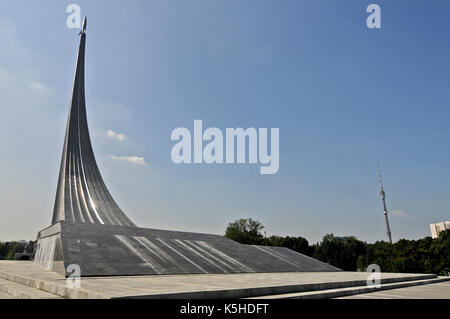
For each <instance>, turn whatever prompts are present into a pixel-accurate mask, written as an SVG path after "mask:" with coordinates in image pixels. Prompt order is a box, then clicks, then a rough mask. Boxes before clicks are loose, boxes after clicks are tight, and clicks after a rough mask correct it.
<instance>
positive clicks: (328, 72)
mask: <svg viewBox="0 0 450 319" xmlns="http://www.w3.org/2000/svg"><path fill="white" fill-rule="evenodd" d="M70 3H77V4H79V5H80V6H81V11H82V15H87V16H88V30H87V49H86V50H87V51H86V90H87V92H86V95H87V108H88V121H89V125H90V131H91V137H92V140H93V146H94V151H95V153H96V157H97V161H98V163H99V166H100V169H101V172H102V174H103V177H104V179H105V181H106V183H107V186H108V187H109V189H110V191H111V193H112V194H113V196H114V198H115V199H116V201H117V202H118V204H119V206H120V207H121V208H122V209H123V210H124V211H125V212H126V213H127V215H128V216H129V217H130V218H131V219H132V220H133V221H134V222H135V223H136V224H138V225H139V226H141V227H148V228H162V229H174V230H185V231H195V232H206V233H216V234H223V232H224V230H225V228H226V225H227V223H228V222H230V221H233V220H234V219H237V218H246V217H251V218H253V219H257V220H259V221H261V222H262V223H263V224H264V225H265V228H266V229H265V230H266V232H267V234H268V235H271V234H279V235H292V236H303V237H305V238H307V239H308V240H309V241H310V242H316V241H319V240H320V239H321V238H322V236H323V235H324V234H326V233H334V234H336V235H339V236H345V235H355V236H357V237H358V238H360V239H362V240H367V241H375V240H383V239H385V238H386V236H385V229H384V220H383V215H382V208H381V202H380V200H379V198H378V192H379V189H378V184H377V183H378V182H377V175H376V167H377V163H378V162H379V163H380V164H381V166H382V170H383V179H384V184H385V191H386V193H387V205H388V209H389V210H390V211H391V214H390V222H391V228H392V233H393V238H394V240H398V239H399V238H409V239H416V238H421V237H424V236H429V233H430V230H429V224H430V223H432V222H438V221H441V220H443V219H447V220H448V219H449V218H450V216H449V215H450V214H449V210H450V197H449V194H450V149H449V147H448V143H449V138H450V128H449V125H448V123H449V117H450V90H449V88H450V72H449V71H450V59H449V56H450V41H449V40H448V35H449V34H450V19H449V12H450V2H448V1H444V0H442V1H441V0H433V1H403V0H402V1H400V0H398V1H350V0H348V1H344V0H342V1H332V0H329V1H306V0H305V1H298V0H293V1H289V0H285V1H282V2H279V1H272V0H271V1H269V0H259V1H256V0H246V1H236V0H232V1H213V0H202V1H200V0H196V1H181V0H179V1H175V0H171V1H162V0H161V1H144V0H143V1H127V2H124V1H95V2H94V1H76V2H75V1H55V0H53V1H51V0H47V1H39V2H38V1H33V2H31V1H23V0H19V1H9V2H6V1H3V2H2V3H0V43H1V46H0V143H1V145H2V156H1V157H0V167H2V169H1V175H0V202H1V203H2V205H1V209H0V217H1V223H0V240H10V239H34V238H35V236H36V234H37V231H38V230H40V229H42V228H44V227H46V226H48V225H49V224H50V222H51V216H52V211H53V203H54V196H55V192H56V183H57V174H58V172H59V163H60V158H61V151H62V142H63V138H64V130H65V125H66V118H67V112H68V107H69V100H70V96H71V87H72V81H73V72H74V67H75V59H76V50H77V47H78V40H79V38H78V36H77V34H78V32H79V30H76V29H69V28H67V26H66V19H67V16H68V13H66V7H67V5H68V4H70ZM370 3H377V4H379V5H380V7H381V10H382V13H381V19H382V28H381V29H376V30H375V29H368V28H367V26H366V23H365V22H366V18H367V16H368V14H367V13H366V7H367V5H368V4H370ZM195 119H201V120H203V125H204V127H218V128H220V129H222V130H223V131H225V128H233V127H244V128H248V127H256V128H260V127H267V128H272V127H276V128H279V129H280V170H279V172H278V174H276V175H260V174H259V164H252V165H250V164H234V165H193V164H191V165H175V164H174V163H172V161H171V158H170V151H171V148H172V146H173V145H174V142H173V141H171V140H170V134H171V132H172V130H173V129H175V128H177V127H187V128H189V129H190V130H191V131H192V130H193V121H194V120H195ZM109 130H112V131H114V132H116V133H120V134H123V136H125V138H123V139H122V140H119V139H118V138H112V137H111V136H108V134H107V132H108V131H109ZM110 135H111V134H110ZM113 156H116V157H115V158H117V157H124V156H137V157H143V158H144V159H145V162H146V163H147V164H148V165H139V164H137V163H132V162H129V161H120V160H115V159H114V157H113Z"/></svg>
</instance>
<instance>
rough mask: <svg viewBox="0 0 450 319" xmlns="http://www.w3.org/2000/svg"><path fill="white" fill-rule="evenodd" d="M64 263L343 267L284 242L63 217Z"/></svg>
mask: <svg viewBox="0 0 450 319" xmlns="http://www.w3.org/2000/svg"><path fill="white" fill-rule="evenodd" d="M61 226H62V227H61V228H62V232H61V238H62V247H63V252H64V264H65V266H66V267H67V266H68V265H70V264H77V265H79V266H80V269H81V276H117V275H151V274H155V275H162V274H226V273H252V272H256V273H262V272H310V271H339V269H338V268H336V267H333V266H330V265H328V264H326V263H323V262H320V261H318V260H315V259H313V258H310V257H308V256H305V255H302V254H299V253H297V252H295V251H292V250H290V249H287V248H283V247H265V246H251V245H242V244H239V243H237V242H235V241H232V240H229V239H227V238H225V237H223V236H219V235H209V234H198V233H188V232H178V231H168V230H157V229H145V228H137V227H125V226H112V225H96V224H82V223H68V222H61Z"/></svg>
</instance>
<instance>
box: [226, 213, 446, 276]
mask: <svg viewBox="0 0 450 319" xmlns="http://www.w3.org/2000/svg"><path fill="white" fill-rule="evenodd" d="M263 229H264V226H263V225H262V224H261V223H260V222H258V221H254V220H252V219H239V220H236V221H234V222H233V223H230V224H229V225H228V227H227V229H226V231H225V237H227V238H229V239H232V240H235V241H238V242H240V243H242V244H253V245H265V246H280V247H287V248H290V249H292V250H295V251H297V252H299V253H301V254H304V255H307V256H310V257H313V258H316V259H318V260H320V261H323V262H326V263H328V264H330V265H333V266H336V267H338V268H340V269H342V270H347V271H364V270H365V269H366V268H367V266H368V265H371V264H377V265H378V266H380V269H381V271H382V272H399V273H430V274H437V275H443V274H444V272H447V273H448V268H450V230H447V231H444V232H441V233H440V236H439V238H436V239H431V237H425V238H423V239H419V240H407V239H401V240H399V241H397V242H396V243H393V244H390V243H387V242H384V241H377V242H375V243H373V244H370V243H367V242H363V241H361V240H358V239H357V238H356V237H335V236H334V235H333V234H328V235H325V236H324V237H323V239H322V241H321V242H319V243H317V244H314V245H309V243H308V241H307V240H306V239H305V238H303V237H289V236H287V237H281V236H271V237H265V236H263V234H262V230H263Z"/></svg>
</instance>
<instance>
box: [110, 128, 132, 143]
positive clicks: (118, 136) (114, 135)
mask: <svg viewBox="0 0 450 319" xmlns="http://www.w3.org/2000/svg"><path fill="white" fill-rule="evenodd" d="M105 136H106V137H109V138H111V139H114V140H118V141H121V142H122V141H125V140H126V139H127V137H126V136H125V134H122V133H117V132H114V131H113V130H108V131H107V132H106V133H105Z"/></svg>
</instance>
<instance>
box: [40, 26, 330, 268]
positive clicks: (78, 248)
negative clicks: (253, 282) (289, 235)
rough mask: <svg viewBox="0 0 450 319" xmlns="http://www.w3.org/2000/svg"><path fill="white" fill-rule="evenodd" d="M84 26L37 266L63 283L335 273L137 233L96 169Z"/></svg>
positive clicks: (266, 251) (164, 234) (227, 245)
mask: <svg viewBox="0 0 450 319" xmlns="http://www.w3.org/2000/svg"><path fill="white" fill-rule="evenodd" d="M86 26H87V20H86V18H85V19H84V21H83V26H82V29H81V32H80V45H79V50H78V59H77V64H76V69H75V79H74V85H73V93H72V100H71V105H70V111H69V116H68V120H67V128H66V135H65V139H64V147H63V154H62V159H61V167H60V172H59V180H58V187H57V192H56V199H55V207H54V211H53V219H52V225H51V226H50V227H48V228H46V229H44V230H42V231H40V232H39V233H38V236H37V243H36V249H35V253H34V261H35V262H36V263H38V264H39V265H41V266H42V267H45V268H46V269H48V270H51V271H55V272H58V273H60V274H63V275H65V276H68V275H70V272H68V271H67V269H68V267H69V266H70V265H77V266H78V267H79V268H80V271H81V274H80V275H81V276H112V275H149V274H190V273H192V274H194V273H197V274H198V273H207V274H214V273H220V274H225V273H250V272H301V271H338V270H339V269H337V268H336V267H333V266H330V265H328V264H326V263H323V262H320V261H318V260H315V259H313V258H310V257H308V256H305V255H302V254H299V253H297V252H295V251H292V250H290V249H288V248H283V247H267V246H255V245H243V244H239V243H237V242H234V241H232V240H229V239H227V238H225V237H223V236H219V235H210V234H198V233H189V232H179V231H168V230H156V229H146V228H139V227H137V226H136V225H135V224H134V223H133V222H132V221H131V220H130V219H129V218H128V217H127V216H126V215H125V213H124V212H123V211H122V210H121V209H120V208H119V206H118V205H117V204H116V202H115V201H114V199H113V198H112V196H111V194H110V192H109V191H108V189H107V187H106V185H105V183H104V181H103V179H102V176H101V174H100V171H99V168H98V166H97V163H96V161H95V156H94V152H93V149H92V145H91V140H90V137H89V129H88V124H87V115H86V101H85V93H84V92H85V91H84V62H85V46H86ZM69 268H70V267H69Z"/></svg>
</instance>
